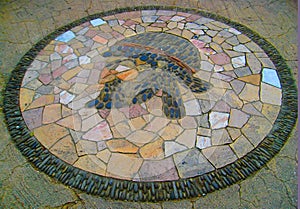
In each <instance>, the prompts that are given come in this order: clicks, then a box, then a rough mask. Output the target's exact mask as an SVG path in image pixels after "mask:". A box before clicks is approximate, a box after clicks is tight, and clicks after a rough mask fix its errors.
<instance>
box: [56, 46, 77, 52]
mask: <svg viewBox="0 0 300 209" xmlns="http://www.w3.org/2000/svg"><path fill="white" fill-rule="evenodd" d="M55 51H56V52H58V53H61V54H72V53H73V49H72V48H71V47H69V46H68V45H66V44H62V45H58V46H56V47H55Z"/></svg>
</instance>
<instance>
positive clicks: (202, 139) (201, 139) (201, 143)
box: [196, 136, 212, 149]
mask: <svg viewBox="0 0 300 209" xmlns="http://www.w3.org/2000/svg"><path fill="white" fill-rule="evenodd" d="M211 145H212V143H211V138H210V137H206V136H197V142H196V147H198V148H199V149H204V148H206V147H210V146H211Z"/></svg>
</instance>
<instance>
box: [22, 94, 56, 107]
mask: <svg viewBox="0 0 300 209" xmlns="http://www.w3.org/2000/svg"><path fill="white" fill-rule="evenodd" d="M53 102H54V95H42V96H40V97H39V98H37V99H36V100H34V101H33V102H32V103H31V105H29V107H28V108H27V109H34V108H37V107H42V106H45V105H49V104H52V103H53Z"/></svg>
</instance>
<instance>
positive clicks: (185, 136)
mask: <svg viewBox="0 0 300 209" xmlns="http://www.w3.org/2000/svg"><path fill="white" fill-rule="evenodd" d="M196 133H197V130H196V129H191V130H185V131H183V133H182V134H181V135H180V136H178V137H177V139H176V142H178V143H180V144H183V145H184V146H186V147H188V148H193V147H195V142H196V136H197V135H196Z"/></svg>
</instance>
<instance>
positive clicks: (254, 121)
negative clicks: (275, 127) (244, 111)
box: [242, 116, 272, 146]
mask: <svg viewBox="0 0 300 209" xmlns="http://www.w3.org/2000/svg"><path fill="white" fill-rule="evenodd" d="M271 129H272V124H271V123H270V122H269V121H268V120H267V119H266V118H263V117H259V116H252V117H251V118H250V119H249V121H248V123H246V125H245V126H244V127H243V128H242V133H243V134H244V136H246V137H247V138H248V139H249V141H250V142H251V143H252V144H253V145H254V146H257V145H258V144H259V143H260V142H261V141H262V140H263V139H264V138H265V136H266V135H267V134H268V133H269V132H270V130H271Z"/></svg>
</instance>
